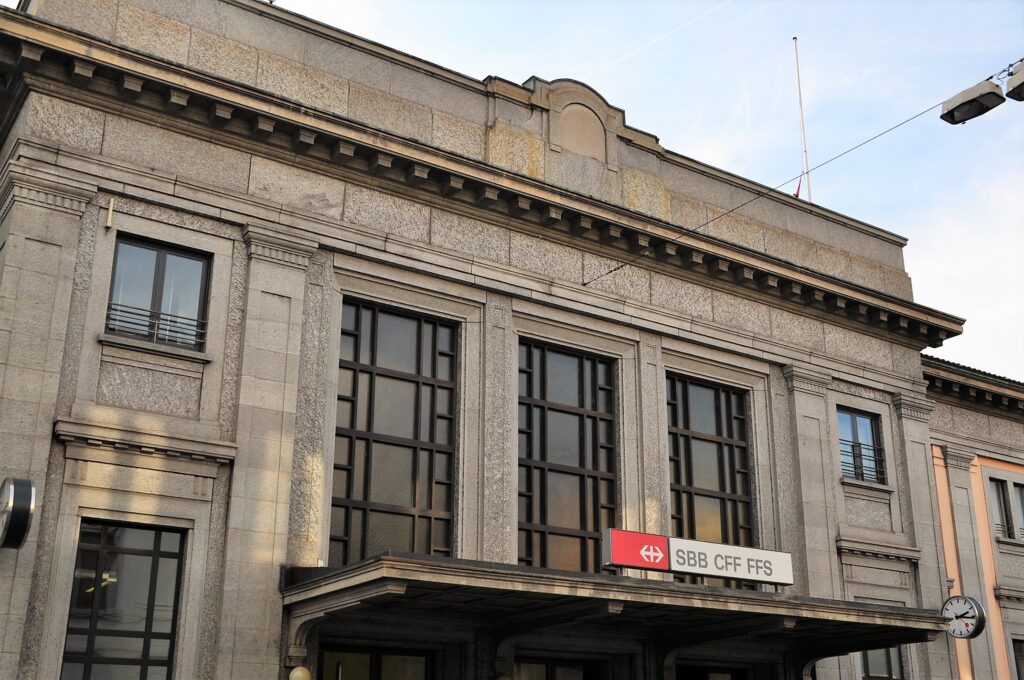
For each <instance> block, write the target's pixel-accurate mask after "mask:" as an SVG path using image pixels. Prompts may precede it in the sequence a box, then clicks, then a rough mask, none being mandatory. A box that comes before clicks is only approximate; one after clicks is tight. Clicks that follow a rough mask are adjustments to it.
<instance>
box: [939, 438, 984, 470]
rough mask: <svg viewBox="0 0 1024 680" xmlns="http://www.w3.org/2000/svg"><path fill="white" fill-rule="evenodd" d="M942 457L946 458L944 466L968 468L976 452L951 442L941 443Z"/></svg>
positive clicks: (960, 468)
mask: <svg viewBox="0 0 1024 680" xmlns="http://www.w3.org/2000/svg"><path fill="white" fill-rule="evenodd" d="M942 457H943V458H944V459H945V460H946V467H951V468H956V469H957V470H970V469H971V463H973V462H974V459H975V458H977V457H978V454H977V453H975V452H974V451H971V450H970V449H964V448H960V447H959V446H955V445H953V444H943V445H942Z"/></svg>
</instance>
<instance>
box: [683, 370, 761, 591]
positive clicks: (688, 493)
mask: <svg viewBox="0 0 1024 680" xmlns="http://www.w3.org/2000/svg"><path fill="white" fill-rule="evenodd" d="M664 383H665V405H666V411H668V412H669V417H668V418H667V420H666V436H667V439H668V457H667V460H668V465H669V469H668V482H669V484H668V486H669V506H668V514H669V523H670V529H669V534H670V535H672V536H676V537H678V538H686V539H690V540H704V539H698V538H697V536H696V530H695V527H696V524H697V509H696V505H695V499H696V497H707V498H715V499H718V500H720V501H721V502H722V505H720V506H719V507H720V509H719V520H720V526H721V535H722V538H723V541H722V545H736V546H744V547H754V546H755V545H756V544H757V536H756V533H757V532H756V526H755V524H756V522H755V507H756V506H755V499H754V474H755V469H754V465H753V463H754V460H753V455H752V442H751V441H750V431H751V427H750V420H751V414H750V410H751V397H750V392H749V390H747V389H745V388H742V387H736V386H734V385H729V384H727V383H721V382H714V381H711V380H707V379H704V378H694V377H692V376H689V375H687V374H685V373H681V372H679V371H676V370H673V369H667V370H666V371H665V380H664ZM690 386H697V387H701V388H704V389H710V390H713V391H714V411H715V412H714V420H715V433H714V434H712V433H709V432H704V431H701V430H695V429H693V428H692V427H684V426H682V425H683V424H685V425H692V423H691V422H689V419H690V415H691V409H690V408H689V405H690V404H689V399H690V389H689V388H690ZM673 389H675V392H673ZM737 397H738V398H739V399H740V400H741V403H742V414H741V415H737V414H736V410H735V406H734V404H735V402H734V400H735V399H736V398H737ZM723 401H726V402H728V403H727V404H725V406H724V408H723ZM677 416H678V417H679V418H682V420H683V421H684V422H683V424H680V425H676V426H673V424H672V422H673V420H674V419H676V417H677ZM737 420H739V421H741V422H740V423H737V422H736V421H737ZM737 427H739V429H741V430H742V432H739V433H737V432H736V429H737ZM719 432H721V433H722V434H719ZM695 440H696V441H703V442H709V443H712V444H714V445H715V447H716V455H717V456H718V461H719V466H718V468H719V469H718V484H719V487H720V488H721V487H724V488H725V489H726V490H725V491H720V490H718V489H711V488H707V487H699V486H693V485H690V484H686V483H685V480H686V478H687V477H689V478H690V479H692V478H693V472H692V470H693V442H694V441H695ZM730 449H731V453H730ZM740 449H742V451H743V452H744V454H742V455H745V457H746V466H745V467H743V468H739V467H737V459H738V458H739V457H740V455H741V454H740V453H739V451H738V450H740ZM676 465H678V473H679V475H678V476H679V479H680V481H678V482H677V481H676V477H677V475H676ZM741 475H745V476H746V493H745V494H744V493H740V492H739V491H738V490H737V491H729V490H728V489H730V488H732V489H737V488H738V485H739V480H740V479H742V477H741ZM684 503H685V504H686V507H683V504H684ZM741 504H746V507H747V524H746V525H743V523H742V522H741V521H740V508H739V506H740V505H741ZM680 528H682V531H679V529H680ZM744 530H745V531H746V542H744V539H743V532H744ZM676 580H680V581H684V582H687V583H705V584H709V585H723V586H725V587H741V588H753V587H754V586H753V584H748V583H745V582H742V581H732V580H725V579H709V578H707V577H700V576H697V577H694V576H677V577H676Z"/></svg>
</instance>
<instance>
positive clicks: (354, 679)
mask: <svg viewBox="0 0 1024 680" xmlns="http://www.w3.org/2000/svg"><path fill="white" fill-rule="evenodd" d="M323 680H370V655H369V654H355V653H351V652H341V653H339V652H325V653H324V675H323Z"/></svg>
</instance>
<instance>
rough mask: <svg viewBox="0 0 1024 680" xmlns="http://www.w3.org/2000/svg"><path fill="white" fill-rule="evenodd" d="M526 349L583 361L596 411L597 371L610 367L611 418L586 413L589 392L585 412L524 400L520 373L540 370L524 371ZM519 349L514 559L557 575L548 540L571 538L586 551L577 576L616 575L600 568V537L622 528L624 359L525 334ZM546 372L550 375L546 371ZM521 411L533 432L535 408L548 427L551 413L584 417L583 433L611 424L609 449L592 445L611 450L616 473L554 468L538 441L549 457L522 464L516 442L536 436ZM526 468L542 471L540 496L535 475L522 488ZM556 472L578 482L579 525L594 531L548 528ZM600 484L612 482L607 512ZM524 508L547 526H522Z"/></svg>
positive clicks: (579, 408)
mask: <svg viewBox="0 0 1024 680" xmlns="http://www.w3.org/2000/svg"><path fill="white" fill-rule="evenodd" d="M524 345H525V346H526V347H528V348H537V349H539V350H540V351H541V352H542V354H543V356H544V357H545V358H546V357H547V353H548V352H550V351H555V352H558V353H561V354H566V355H571V356H574V357H576V358H577V359H578V360H579V362H580V364H581V368H580V372H579V379H580V381H581V382H582V383H583V385H584V387H583V388H582V389H583V390H585V386H586V384H587V381H588V380H589V381H590V382H591V387H592V389H593V392H594V403H595V405H596V404H597V403H598V398H597V395H598V393H599V390H600V389H602V388H603V386H600V385H599V384H598V383H597V382H596V378H597V375H598V371H599V366H600V365H601V364H605V365H607V367H608V368H607V371H608V376H609V380H610V384H609V385H608V386H607V387H604V389H608V390H610V392H611V397H610V405H609V410H608V411H607V412H605V411H598V410H595V409H590V408H588V407H587V396H586V394H585V392H584V393H583V395H582V396H583V402H584V405H583V406H572V405H570V404H563V403H561V402H556V401H551V400H548V399H547V398H546V397H547V395H546V394H545V395H544V397H545V398H540V397H539V396H530V397H525V396H524V395H523V394H522V392H521V390H520V389H519V380H518V377H519V376H520V375H521V374H522V372H523V371H524V370H529V371H533V370H537V368H536V367H531V368H529V369H524V368H523V366H522V363H521V352H522V347H523V346H524ZM515 348H516V359H515V365H516V376H517V380H516V388H515V396H516V399H515V406H516V412H515V419H516V420H515V422H516V423H517V427H516V431H517V442H516V445H515V446H514V448H515V451H516V468H515V473H514V474H515V479H516V483H515V486H516V498H517V503H516V508H515V517H516V539H517V541H516V553H515V554H516V560H517V563H518V564H520V565H523V566H528V567H532V568H538V569H553V568H556V567H550V566H549V564H550V560H549V559H548V549H549V537H550V536H551V535H552V534H554V535H556V536H571V537H575V538H578V539H579V540H580V542H581V545H582V549H581V551H580V564H579V567H578V568H577V569H575V570H574V571H579V572H581V573H615V570H608V569H605V568H604V567H603V566H602V564H601V559H602V545H601V541H602V537H601V534H602V530H603V529H607V528H615V527H616V526H617V525H618V523H619V512H620V509H621V508H620V506H621V502H622V499H621V496H622V494H621V490H620V489H619V483H620V480H619V471H620V467H621V461H620V456H621V455H622V450H621V442H620V428H621V424H620V421H621V417H620V411H619V398H620V396H621V394H620V392H621V385H620V377H619V370H620V358H619V357H617V356H608V355H605V354H601V353H598V352H593V351H590V350H587V349H582V348H580V347H578V346H574V345H570V344H565V343H560V342H552V341H550V340H547V339H542V338H537V337H535V336H533V335H526V334H518V336H517V338H516V344H515ZM527 356H528V357H529V358H530V361H532V352H531V351H530V350H528V351H527ZM588 360H589V361H592V362H593V370H594V375H593V376H589V378H588V376H586V375H585V372H586V362H587V361H588ZM542 370H546V366H545V368H544V369H542ZM545 389H546V386H545ZM524 399H525V403H524ZM523 406H525V407H526V408H527V409H528V412H529V414H530V420H531V428H536V427H538V426H537V425H536V424H533V423H532V419H533V413H534V409H535V408H539V409H541V410H542V412H543V414H544V415H543V419H544V422H545V423H546V422H547V418H548V415H547V414H548V413H549V412H551V411H556V412H563V413H570V414H574V415H577V416H580V417H581V418H582V419H583V420H582V427H584V428H585V427H586V426H587V424H588V419H593V420H595V421H598V422H600V421H610V423H611V433H610V436H609V442H610V443H609V444H606V445H602V444H601V443H600V442H599V441H595V442H593V444H592V445H593V448H594V449H595V450H597V451H600V449H601V448H602V447H604V448H607V449H609V450H610V453H608V454H607V455H608V456H609V461H610V462H611V468H612V470H611V471H610V472H609V471H602V470H600V469H599V467H589V468H587V467H579V466H577V467H572V466H567V465H562V464H559V463H551V462H549V461H547V460H546V443H545V442H543V441H541V440H540V439H538V441H540V444H541V447H542V449H543V450H544V451H545V453H544V454H543V458H541V457H533V458H524V457H523V456H522V452H521V451H520V450H519V444H518V440H519V438H520V437H521V436H523V435H525V436H527V437H529V438H532V437H533V435H534V430H533V429H524V425H523V423H522V422H520V417H519V410H520V408H521V407H523ZM544 427H546V424H545V426H544ZM545 431H546V430H545ZM531 441H532V439H531ZM580 441H581V444H580V445H581V447H582V446H584V443H585V442H586V435H585V434H584V435H583V436H582V437H581V440H580ZM531 446H532V444H531ZM586 453H587V455H591V456H592V455H594V454H593V451H587V452H586ZM524 462H525V463H526V466H527V467H528V468H529V469H531V470H539V471H540V473H539V474H540V477H539V479H540V484H541V486H542V488H543V490H542V491H540V492H538V491H537V490H535V489H533V484H534V481H535V479H537V477H535V475H534V474H530V475H529V484H528V485H527V489H528V490H526V491H524V487H523V484H522V482H523V477H522V468H523V467H524ZM552 466H554V467H552ZM552 472H555V473H561V474H567V475H574V476H576V477H578V478H579V480H578V481H579V483H580V485H581V486H582V487H583V488H582V491H581V494H580V516H581V519H583V520H586V519H587V517H588V516H592V517H593V519H594V525H595V526H594V527H590V528H589V529H588V528H583V529H574V528H570V527H562V526H558V525H553V524H550V523H548V522H547V521H546V520H547V500H548V494H547V484H548V475H549V474H550V473H552ZM589 480H595V481H596V484H595V485H594V487H593V488H588V487H589V484H590V481H589ZM602 481H608V482H610V483H611V489H612V494H611V495H612V502H611V504H610V507H604V506H606V505H608V504H603V503H601V496H600V486H601V482H602ZM537 494H542V495H541V496H540V500H539V501H536V503H537V504H536V507H534V505H533V503H534V502H535V501H534V496H535V495H537ZM588 496H592V497H591V498H589V501H590V507H589V509H588V505H587V501H588ZM523 502H526V503H527V504H528V506H527V508H528V510H529V511H530V512H531V513H532V512H534V511H535V513H536V515H539V517H531V518H533V519H542V520H545V521H531V522H527V521H524V520H523V519H522V514H521V512H520V510H521V509H522V504H523ZM588 511H589V513H590V514H589V515H588ZM604 511H610V513H611V523H610V524H609V525H608V526H604V525H603V522H602V519H601V518H602V515H603V514H604ZM528 516H529V515H528ZM584 523H585V522H584ZM595 527H596V528H595ZM523 532H526V539H525V540H526V542H527V543H528V544H529V545H528V547H529V551H528V552H527V553H525V554H524V553H523V552H522V550H521V547H522V545H521V540H520V539H521V535H522V533H523ZM537 534H540V535H541V539H540V540H541V543H540V545H539V548H540V550H539V551H537V550H535V542H534V541H535V540H536V539H535V536H536V535H537ZM537 552H539V554H537Z"/></svg>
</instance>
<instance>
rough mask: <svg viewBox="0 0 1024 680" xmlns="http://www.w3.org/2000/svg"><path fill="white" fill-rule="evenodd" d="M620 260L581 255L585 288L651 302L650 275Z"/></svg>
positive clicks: (644, 270) (587, 254) (586, 254)
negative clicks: (624, 264)
mask: <svg viewBox="0 0 1024 680" xmlns="http://www.w3.org/2000/svg"><path fill="white" fill-rule="evenodd" d="M622 264H623V263H622V262H621V261H620V260H611V259H609V258H607V257H601V256H600V255H591V254H590V253H583V281H584V283H586V284H587V286H589V287H591V288H595V289H600V290H604V291H608V292H609V293H614V294H615V295H622V296H624V297H628V298H632V299H633V300H639V301H640V302H650V301H651V273H650V272H649V271H647V270H646V269H641V268H640V267H634V266H633V265H626V266H624V267H623V266H622Z"/></svg>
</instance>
